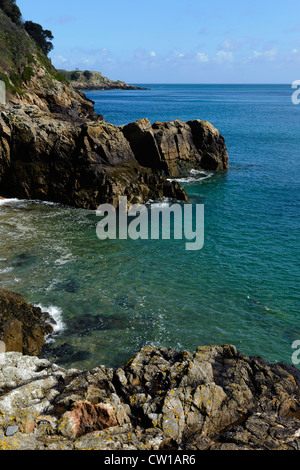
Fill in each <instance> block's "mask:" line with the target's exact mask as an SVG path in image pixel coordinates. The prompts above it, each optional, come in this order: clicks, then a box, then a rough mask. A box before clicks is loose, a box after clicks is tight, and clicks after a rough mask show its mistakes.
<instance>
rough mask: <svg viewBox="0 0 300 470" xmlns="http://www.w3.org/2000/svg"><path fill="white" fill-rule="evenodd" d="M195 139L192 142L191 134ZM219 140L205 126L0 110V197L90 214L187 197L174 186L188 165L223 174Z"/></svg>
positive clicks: (33, 109)
mask: <svg viewBox="0 0 300 470" xmlns="http://www.w3.org/2000/svg"><path fill="white" fill-rule="evenodd" d="M194 134H196V138H195V137H194ZM227 165H228V156H227V151H226V147H225V143H224V139H223V137H222V136H220V135H219V132H218V131H217V130H216V129H215V128H214V127H213V126H211V125H209V124H208V123H205V122H202V121H192V122H190V123H184V122H181V121H174V122H170V123H156V124H154V125H153V126H152V125H151V123H150V122H149V121H148V120H146V119H143V120H141V121H138V122H135V123H132V124H129V125H128V126H125V127H117V126H114V125H112V124H109V123H106V122H104V121H103V120H102V119H101V118H99V119H98V120H97V121H84V122H83V121H79V122H75V121H70V120H62V117H61V116H55V115H53V114H52V113H46V112H44V111H42V110H41V109H39V108H37V107H32V106H24V105H23V106H20V105H19V106H14V107H12V106H11V107H9V108H8V109H5V110H3V111H2V112H1V113H0V194H1V195H2V196H5V197H18V198H26V199H41V200H51V201H54V202H60V203H64V204H68V205H72V206H75V207H82V208H87V209H96V208H97V207H98V205H99V204H101V203H112V204H114V205H117V204H118V198H119V196H122V195H125V196H127V198H128V202H129V203H145V202H147V201H148V200H149V199H153V200H156V199H160V198H163V197H170V198H175V199H179V200H187V196H186V193H185V191H184V190H183V189H182V188H181V187H180V186H179V184H178V183H177V182H174V181H172V182H171V181H168V178H171V177H172V178H173V177H177V176H182V175H186V176H187V175H188V172H189V170H190V169H191V168H196V169H207V170H224V169H226V168H227Z"/></svg>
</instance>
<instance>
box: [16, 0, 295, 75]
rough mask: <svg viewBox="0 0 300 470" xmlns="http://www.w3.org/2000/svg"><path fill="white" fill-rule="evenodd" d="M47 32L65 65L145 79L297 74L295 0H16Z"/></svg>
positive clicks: (55, 56)
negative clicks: (50, 33) (110, 0)
mask: <svg viewBox="0 0 300 470" xmlns="http://www.w3.org/2000/svg"><path fill="white" fill-rule="evenodd" d="M17 5H18V6H19V7H20V9H21V12H22V14H23V19H24V20H25V21H27V20H31V21H34V22H36V23H39V24H41V25H42V26H43V28H44V29H49V30H51V31H52V33H53V35H54V40H53V45H54V49H53V51H52V52H51V53H50V54H49V57H50V58H51V60H52V63H53V65H54V66H55V67H56V68H59V69H66V70H75V69H76V68H78V69H79V70H93V71H99V72H102V74H103V75H104V76H107V77H109V78H111V79H113V80H123V81H125V82H127V83H133V84H142V83H144V84H147V83H149V84H150V83H224V84H226V83H288V84H289V83H292V82H293V81H295V80H299V79H300V2H298V1H297V0H293V1H291V0H285V1H279V0H251V1H248V0H245V1H241V0H226V1H225V0H210V1H207V0H205V1H203V0H151V1H149V2H147V1H143V0H127V1H126V0H113V1H112V2H109V1H108V0H106V1H102V0H89V1H88V2H87V3H86V4H85V3H84V1H83V0H51V2H43V1H41V0H17Z"/></svg>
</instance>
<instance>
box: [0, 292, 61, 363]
mask: <svg viewBox="0 0 300 470" xmlns="http://www.w3.org/2000/svg"><path fill="white" fill-rule="evenodd" d="M52 325H53V319H51V317H50V316H49V315H48V314H47V313H45V312H42V311H41V309H40V308H39V307H34V306H32V305H30V304H28V303H27V302H26V301H25V300H24V299H23V297H22V296H21V295H19V294H15V293H14V292H10V291H6V290H4V289H0V340H1V341H2V342H3V343H4V344H3V346H4V347H5V350H6V351H17V352H20V353H23V354H25V355H29V356H38V355H39V354H41V352H42V349H43V347H44V345H45V337H46V336H47V335H50V334H51V333H53V326H52Z"/></svg>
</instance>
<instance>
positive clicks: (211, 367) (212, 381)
mask: <svg viewBox="0 0 300 470" xmlns="http://www.w3.org/2000/svg"><path fill="white" fill-rule="evenodd" d="M299 385H300V372H299V370H298V369H296V368H295V367H293V366H288V365H284V364H269V363H267V362H266V361H264V360H263V359H261V358H255V357H245V356H243V355H242V354H241V353H239V352H238V351H237V350H236V348H235V347H234V346H205V347H199V348H198V349H197V351H196V352H195V353H191V352H188V351H182V352H179V351H175V350H172V349H165V348H155V347H146V348H144V349H142V350H141V351H140V352H138V353H137V354H136V356H135V357H133V358H132V360H130V361H129V362H128V363H127V364H125V365H124V366H122V367H120V368H118V369H116V370H114V369H107V368H105V367H104V366H100V367H98V368H96V369H94V370H91V371H79V370H74V369H72V370H66V369H63V368H61V367H58V366H57V365H55V364H51V363H49V362H48V361H47V360H44V359H38V358H37V357H29V356H22V355H21V354H19V353H5V354H0V449H1V450H4V449H5V450H8V449H11V450H42V449H46V450H60V449H61V450H84V449H91V450H162V449H165V450H166V449H178V450H190V451H195V450H299V448H300V422H299V405H300V394H299Z"/></svg>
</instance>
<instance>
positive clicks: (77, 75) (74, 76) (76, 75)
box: [70, 71, 80, 82]
mask: <svg viewBox="0 0 300 470" xmlns="http://www.w3.org/2000/svg"><path fill="white" fill-rule="evenodd" d="M70 79H71V80H72V81H74V82H77V81H78V80H79V79H80V73H79V72H77V71H75V72H71V75H70Z"/></svg>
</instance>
